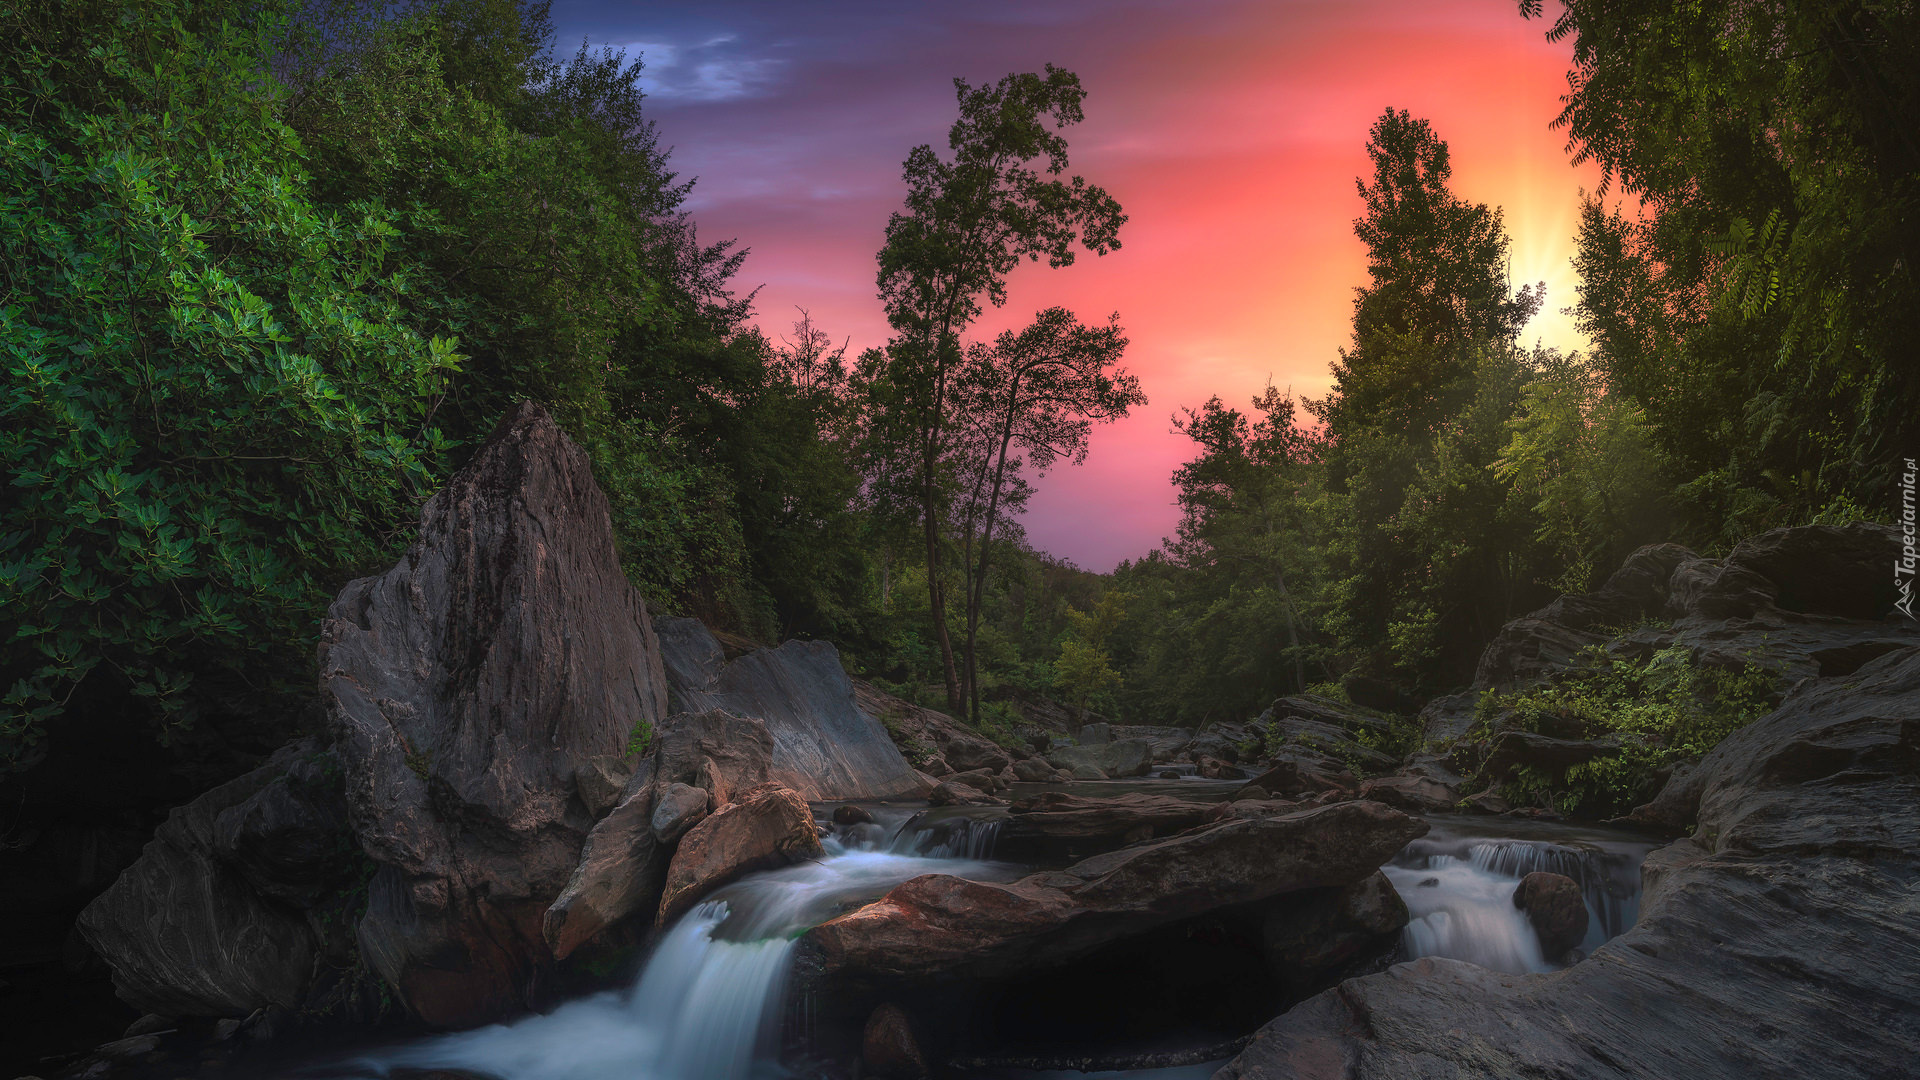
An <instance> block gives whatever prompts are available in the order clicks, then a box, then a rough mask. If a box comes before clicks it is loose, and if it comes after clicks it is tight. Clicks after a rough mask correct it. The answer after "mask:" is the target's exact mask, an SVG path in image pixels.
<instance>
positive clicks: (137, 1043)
mask: <svg viewBox="0 0 1920 1080" xmlns="http://www.w3.org/2000/svg"><path fill="white" fill-rule="evenodd" d="M158 1049H160V1036H158V1035H135V1036H133V1037H131V1038H126V1039H115V1040H113V1041H112V1042H109V1043H101V1044H100V1045H99V1046H96V1047H94V1048H93V1052H94V1053H96V1054H98V1055H100V1056H101V1057H103V1058H106V1059H108V1060H110V1061H130V1060H132V1059H134V1058H137V1057H142V1056H144V1055H147V1054H151V1053H153V1052H154V1051H155V1050H158Z"/></svg>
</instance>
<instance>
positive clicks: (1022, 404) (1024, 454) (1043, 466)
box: [955, 307, 1146, 724]
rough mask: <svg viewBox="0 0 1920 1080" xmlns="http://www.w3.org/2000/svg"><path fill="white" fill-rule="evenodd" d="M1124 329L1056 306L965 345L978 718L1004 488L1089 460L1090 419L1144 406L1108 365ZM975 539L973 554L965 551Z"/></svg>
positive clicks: (972, 695) (960, 399)
mask: <svg viewBox="0 0 1920 1080" xmlns="http://www.w3.org/2000/svg"><path fill="white" fill-rule="evenodd" d="M1120 335H1121V330H1120V318H1119V316H1118V315H1114V316H1112V317H1111V318H1109V319H1108V320H1107V322H1106V323H1105V324H1104V325H1101V326H1087V325H1084V324H1082V323H1081V322H1080V321H1079V320H1078V319H1076V318H1075V317H1074V316H1073V313H1072V312H1069V311H1067V310H1066V309H1065V308H1059V307H1054V308H1048V309H1047V310H1045V311H1042V312H1040V313H1039V314H1038V315H1037V316H1035V317H1034V321H1033V323H1032V325H1030V326H1028V327H1027V328H1026V329H1024V330H1022V331H1020V332H1019V333H1018V334H1015V333H1013V332H1012V331H1007V332H1005V333H1002V334H1001V335H1000V336H999V337H998V338H997V339H996V340H995V341H994V343H993V344H992V345H991V346H989V345H985V344H976V345H974V346H973V347H972V348H970V349H968V350H967V359H966V364H965V366H964V367H963V368H962V369H961V371H960V373H959V377H958V379H957V380H956V383H957V385H956V388H955V389H956V393H955V398H956V404H957V406H958V410H957V411H958V413H959V414H960V416H961V417H963V418H964V423H965V424H966V426H967V427H968V428H969V429H971V431H970V434H971V436H972V437H971V438H967V439H964V440H962V445H963V446H965V447H966V448H967V449H968V450H969V451H971V452H970V453H969V454H968V464H969V466H970V468H969V469H968V471H969V472H971V474H972V478H971V480H970V482H969V484H968V490H967V492H966V494H965V500H964V503H963V506H964V507H965V512H964V514H963V515H962V521H961V542H962V560H963V565H964V566H965V567H967V570H968V573H967V579H966V580H967V595H966V627H967V637H966V649H965V657H966V668H965V671H964V673H963V680H964V681H963V683H962V694H963V696H964V697H965V698H966V699H967V702H968V708H969V709H970V711H971V715H972V717H973V720H974V722H975V723H976V724H977V723H979V721H980V686H979V664H978V659H977V656H976V645H977V642H978V640H979V631H980V609H981V603H982V600H983V598H984V596H985V593H986V588H987V570H988V567H989V566H990V565H991V559H990V556H991V552H992V543H993V538H994V527H995V525H996V524H997V523H998V521H999V519H1000V514H1001V513H1002V508H1003V505H1010V504H1012V500H1010V499H1009V498H1008V495H1009V492H1010V488H1012V487H1013V485H1014V484H1015V483H1016V482H1018V481H1019V474H1020V472H1021V469H1022V468H1023V466H1031V467H1032V468H1033V469H1034V470H1035V471H1038V472H1042V473H1044V472H1045V471H1046V470H1047V469H1048V468H1050V467H1051V466H1052V465H1053V464H1054V463H1055V462H1058V461H1061V460H1066V461H1069V462H1071V463H1073V464H1076V465H1077V464H1079V463H1080V462H1082V461H1085V460H1086V457H1087V445H1088V437H1089V435H1090V434H1091V433H1092V431H1093V425H1094V424H1096V423H1106V422H1109V421H1112V420H1117V419H1119V418H1121V417H1124V416H1126V415H1127V409H1128V408H1129V407H1131V406H1134V405H1139V404H1143V403H1145V401H1146V395H1145V394H1142V393H1141V392H1140V380H1139V379H1137V378H1135V377H1134V376H1132V375H1130V374H1128V373H1127V372H1126V371H1124V370H1115V368H1114V365H1116V364H1117V363H1119V360H1120V354H1121V353H1122V352H1124V351H1125V350H1126V347H1127V339H1126V338H1124V337H1122V336H1120ZM1015 451H1018V454H1017V455H1016V454H1015ZM1022 490H1024V489H1022ZM1021 501H1024V497H1022V499H1021ZM976 541H977V543H978V545H979V556H978V558H977V559H975V558H972V557H971V555H972V551H973V545H974V544H975V543H976Z"/></svg>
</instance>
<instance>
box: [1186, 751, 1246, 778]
mask: <svg viewBox="0 0 1920 1080" xmlns="http://www.w3.org/2000/svg"><path fill="white" fill-rule="evenodd" d="M1194 765H1195V766H1196V767H1198V769H1199V770H1200V775H1201V776H1202V777H1205V778H1206V779H1208V780H1245V779H1246V778H1247V774H1246V773H1244V772H1241V771H1240V770H1239V769H1237V768H1235V767H1233V766H1232V765H1229V764H1227V763H1226V762H1224V761H1221V760H1220V759H1219V758H1216V757H1208V756H1207V755H1205V754H1202V755H1200V756H1199V757H1197V758H1195V759H1194Z"/></svg>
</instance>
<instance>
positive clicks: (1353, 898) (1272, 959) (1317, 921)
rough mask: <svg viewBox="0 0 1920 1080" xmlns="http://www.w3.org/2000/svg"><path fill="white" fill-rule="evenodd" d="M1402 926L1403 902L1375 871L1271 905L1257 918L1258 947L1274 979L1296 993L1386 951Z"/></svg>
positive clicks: (1405, 911)
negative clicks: (1343, 883)
mask: <svg viewBox="0 0 1920 1080" xmlns="http://www.w3.org/2000/svg"><path fill="white" fill-rule="evenodd" d="M1406 925H1407V905H1406V903H1405V902H1404V901H1402V900H1401V899H1400V894H1399V893H1398V892H1396V891H1395V890H1394V887H1393V883H1392V882H1390V881H1388V880H1387V876H1386V875H1385V874H1383V873H1380V872H1378V871H1375V872H1374V873H1373V874H1372V875H1370V876H1368V877H1365V878H1362V879H1361V880H1359V881H1357V882H1354V883H1353V884H1351V885H1347V886H1344V887H1341V888H1337V889H1315V890H1310V891H1308V892H1304V893H1293V894H1288V895H1286V896H1283V897H1281V898H1280V899H1279V900H1277V901H1275V902H1273V903H1271V904H1270V905H1268V907H1267V908H1266V909H1265V911H1264V912H1263V913H1262V916H1261V924H1260V943H1261V949H1262V951H1263V952H1264V954H1265V956H1266V960H1267V967H1268V969H1269V970H1270V971H1272V973H1273V976H1274V979H1275V980H1276V981H1277V982H1279V983H1280V984H1281V985H1282V986H1283V987H1286V988H1287V989H1288V990H1289V991H1290V992H1292V993H1295V994H1298V993H1301V992H1303V991H1305V990H1307V989H1309V988H1312V987H1313V986H1314V984H1316V983H1318V984H1320V985H1325V983H1324V980H1325V979H1326V977H1327V976H1328V975H1329V974H1330V973H1332V972H1336V971H1339V970H1341V969H1342V968H1345V967H1348V966H1350V965H1352V964H1353V963H1355V962H1356V961H1359V960H1362V959H1365V958H1368V957H1370V956H1375V955H1379V954H1383V953H1391V952H1392V951H1393V949H1394V947H1395V945H1396V944H1397V943H1398V941H1399V936H1400V930H1401V928H1402V927H1404V926H1406Z"/></svg>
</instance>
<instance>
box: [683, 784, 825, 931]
mask: <svg viewBox="0 0 1920 1080" xmlns="http://www.w3.org/2000/svg"><path fill="white" fill-rule="evenodd" d="M825 854H826V852H825V850H824V849H822V848H821V846H820V834H819V832H818V831H816V830H815V828H814V824H813V815H812V814H811V813H810V812H808V810H807V804H806V801H805V800H803V799H801V798H800V796H799V794H798V793H796V792H793V791H790V790H788V789H787V788H784V787H781V786H780V785H778V784H763V785H761V786H760V787H757V788H753V789H751V790H749V791H745V792H742V793H741V794H740V796H739V798H738V800H737V801H735V802H731V803H728V804H727V805H725V806H723V807H721V808H720V809H718V810H716V811H714V812H713V814H711V815H710V816H708V817H707V818H705V819H704V820H702V821H701V822H700V824H698V825H695V826H694V827H693V828H692V829H690V830H688V831H687V834H686V835H685V836H683V837H681V838H680V846H679V847H678V848H677V849H676V850H675V851H674V853H673V862H672V864H671V865H669V866H668V867H667V881H666V887H665V889H664V890H663V892H662V893H661V896H660V918H659V922H660V925H662V926H665V925H666V924H667V923H669V922H671V921H673V920H674V919H676V918H678V917H679V916H680V915H681V914H682V913H683V912H685V911H686V910H687V909H689V908H691V907H693V905H694V904H696V903H698V902H699V901H700V899H701V898H702V897H704V896H706V895H707V894H708V893H710V892H712V891H713V890H715V889H717V888H719V887H720V886H722V885H725V884H726V883H728V882H730V881H733V880H735V879H736V878H738V877H740V876H741V875H743V874H749V873H752V872H753V871H755V870H766V869H770V868H772V867H776V866H786V865H788V864H789V863H795V862H800V861H802V860H804V859H818V858H821V857H822V856H824V855H825Z"/></svg>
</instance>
